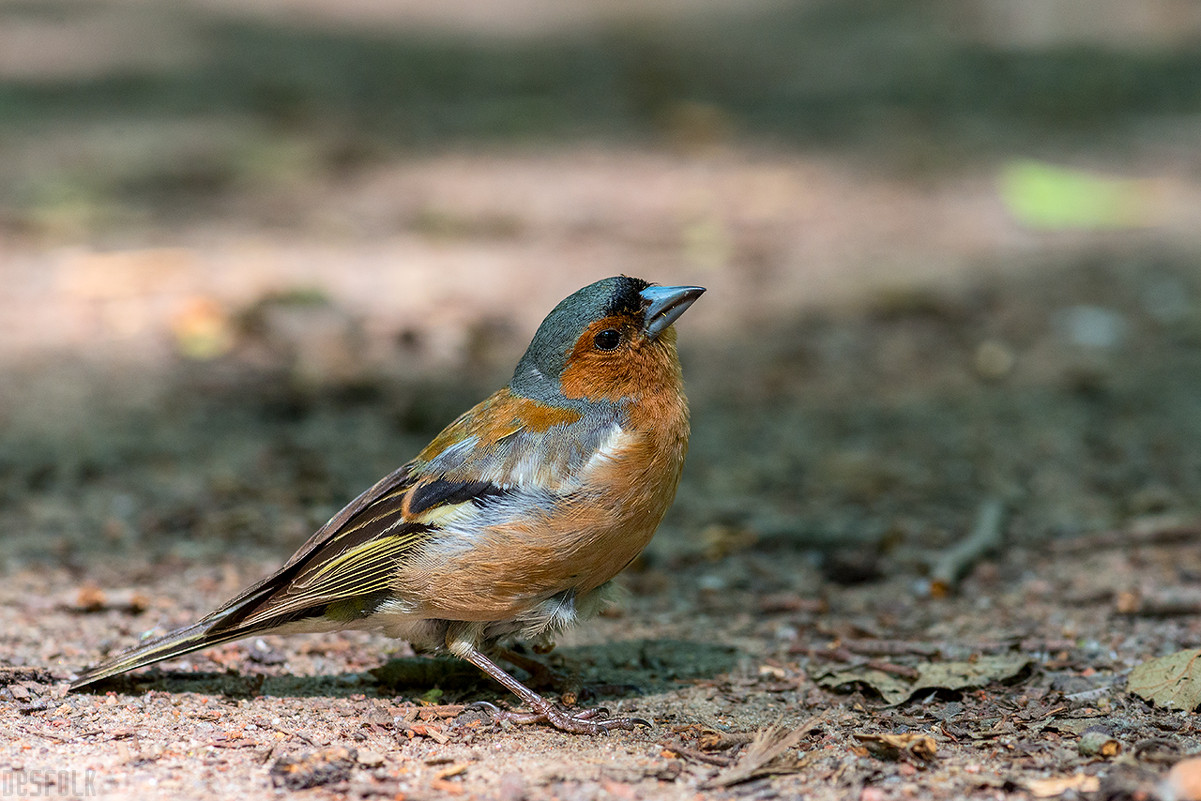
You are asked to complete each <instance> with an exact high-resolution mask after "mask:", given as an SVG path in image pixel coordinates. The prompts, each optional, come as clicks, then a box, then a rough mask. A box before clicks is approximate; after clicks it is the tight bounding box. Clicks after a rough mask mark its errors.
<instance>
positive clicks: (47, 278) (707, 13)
mask: <svg viewBox="0 0 1201 801" xmlns="http://www.w3.org/2000/svg"><path fill="white" fill-rule="evenodd" d="M1199 255H1201V6H1199V5H1198V4H1197V3H1195V2H1192V1H1191V0H1141V2H1130V0H948V2H935V1H933V0H931V1H930V2H903V3H902V2H887V1H885V0H879V1H869V2H862V3H854V4H847V3H843V2H832V1H831V0H798V1H797V2H773V1H772V0H743V2H739V3H725V2H717V0H638V2H606V3H594V2H587V0H488V2H475V3H456V4H445V3H436V2H429V1H428V0H344V1H343V2H340V3H337V4H332V3H326V2H319V0H237V2H234V0H172V2H162V1H161V0H0V286H2V287H3V289H2V290H0V377H2V378H0V532H2V534H0V560H3V562H2V564H3V565H4V568H5V569H6V570H7V571H10V572H11V571H20V570H27V569H33V570H43V569H45V568H47V567H50V566H53V567H55V568H57V569H61V570H63V571H66V573H65V574H59V576H58V578H56V579H55V580H54V581H55V582H61V585H62V586H70V585H72V584H73V583H74V582H76V581H77V580H78V579H79V577H80V576H86V577H87V578H88V580H90V581H95V582H97V583H99V584H101V585H106V584H111V583H120V582H127V581H131V580H132V579H131V577H134V578H136V576H137V575H138V571H151V572H153V573H154V574H155V575H160V576H162V575H170V570H168V571H166V572H162V571H160V570H159V568H161V566H162V565H164V564H166V565H168V566H169V565H170V564H173V563H181V564H192V563H194V562H197V561H199V562H201V563H204V564H216V563H222V562H223V561H228V562H237V563H239V564H246V563H247V561H246V560H248V559H249V560H253V559H258V560H261V563H262V564H263V565H269V564H271V563H278V561H279V560H280V559H282V558H283V557H285V556H286V554H287V553H290V552H291V548H292V547H294V546H295V545H298V544H299V543H300V542H301V541H302V540H303V539H304V538H305V537H306V536H307V535H308V533H310V532H311V531H312V530H313V529H314V528H315V527H316V526H318V525H320V523H321V522H323V521H324V520H325V519H326V518H327V517H328V516H329V515H330V514H332V513H333V512H334V511H336V510H337V508H339V506H340V505H341V504H342V503H344V502H345V501H347V500H348V499H350V498H351V497H353V496H354V495H355V494H357V492H358V491H359V490H360V489H361V488H363V487H365V486H368V485H369V484H370V483H372V482H373V481H374V480H375V479H376V478H377V477H378V476H379V475H382V474H383V473H385V472H387V471H389V470H391V469H392V468H393V467H395V466H396V465H397V464H399V463H400V462H402V461H404V460H406V459H407V458H409V457H410V456H411V455H412V454H413V453H415V452H416V450H417V449H418V448H419V447H420V446H421V445H422V444H423V443H424V442H425V441H427V440H428V438H429V437H430V436H432V435H433V434H434V433H436V432H437V431H438V430H439V429H440V428H441V427H442V426H443V425H444V424H445V423H447V422H448V421H449V420H451V419H453V418H454V416H456V415H457V414H458V413H459V412H460V411H462V410H463V409H464V408H466V407H467V406H469V405H470V404H472V403H474V402H475V401H477V400H478V399H480V398H482V397H483V396H484V395H485V394H487V393H488V392H490V391H491V390H493V389H495V388H497V387H498V386H500V385H501V384H502V383H504V382H505V381H506V380H507V378H508V375H509V373H510V371H511V369H512V365H513V364H514V363H515V360H516V358H517V357H518V356H519V355H520V353H521V351H522V350H523V348H524V346H525V344H526V343H527V342H528V340H529V337H530V335H531V334H532V331H533V329H534V327H535V326H536V325H537V323H538V321H539V320H540V319H541V318H542V317H543V316H544V315H545V314H546V312H547V311H548V310H549V309H550V308H551V307H552V306H553V305H554V304H555V303H556V302H557V301H558V300H560V299H561V298H562V297H564V296H566V295H567V294H569V293H570V292H571V291H573V290H575V289H577V288H578V287H580V286H582V285H584V284H585V283H588V282H591V281H593V280H596V279H598V278H601V277H605V276H608V275H613V274H617V273H628V274H632V275H637V276H640V277H645V278H647V279H650V280H653V281H657V282H662V283H694V284H701V285H704V286H707V287H709V288H710V292H709V293H708V294H707V295H706V296H705V297H704V299H703V300H702V301H701V302H699V303H698V304H697V305H696V306H695V307H694V308H693V309H692V310H691V311H690V312H689V313H688V315H687V316H686V317H684V318H683V319H682V321H681V323H680V324H679V328H680V341H681V345H682V349H683V354H684V360H685V371H686V377H687V379H688V381H689V386H690V394H691V397H692V401H693V412H694V429H695V436H694V441H693V453H692V457H691V461H690V464H689V467H688V470H687V472H686V477H685V481H684V485H683V487H682V488H681V492H680V497H679V501H678V503H677V505H676V508H675V509H674V510H673V512H672V516H671V518H670V519H669V521H668V523H667V525H666V526H665V528H664V531H663V533H662V535H661V536H660V538H659V539H657V541H656V544H655V545H654V551H653V552H652V559H657V560H660V562H664V561H665V560H666V561H670V560H673V559H675V560H683V561H685V562H687V561H688V560H697V559H699V560H707V559H715V558H719V557H721V556H723V555H727V554H729V553H732V552H735V551H739V550H747V549H750V550H754V549H761V548H770V547H774V546H773V544H777V545H778V544H780V543H785V544H788V545H798V546H801V547H805V548H813V549H816V550H817V551H820V552H822V553H826V554H835V556H837V555H838V553H840V549H848V548H849V549H850V551H849V555H848V554H846V553H844V554H843V556H844V557H845V558H830V559H827V560H826V561H825V562H823V564H828V565H833V567H831V568H830V569H829V575H830V576H833V577H835V578H837V577H838V576H840V575H846V576H850V577H852V578H854V577H856V576H860V575H861V574H862V575H871V574H872V571H873V570H875V569H876V564H875V561H874V560H876V559H877V558H883V559H889V558H893V559H897V560H899V559H901V557H899V556H895V555H896V554H903V553H904V552H905V551H904V549H905V548H907V547H912V548H918V549H921V548H937V547H941V546H943V545H945V544H947V543H950V542H953V541H955V540H956V538H957V537H960V536H962V533H963V531H964V530H965V529H966V528H967V527H968V526H969V525H970V521H971V519H972V516H973V514H974V510H975V509H976V508H977V506H978V505H979V504H980V503H981V502H982V501H983V500H984V499H987V498H999V499H1001V500H1002V501H1003V502H1004V503H1005V504H1006V505H1007V507H1008V508H1009V509H1010V510H1011V512H1012V523H1011V525H1010V526H1009V530H1010V533H1011V536H1013V537H1015V538H1017V539H1018V540H1019V541H1021V540H1022V539H1025V540H1026V541H1034V540H1038V539H1040V538H1043V537H1046V536H1060V535H1063V534H1070V533H1078V532H1082V531H1092V530H1098V529H1104V528H1106V527H1112V526H1118V525H1122V524H1124V523H1126V522H1128V521H1130V520H1132V519H1137V518H1141V517H1143V516H1147V515H1160V514H1188V513H1190V512H1191V511H1193V510H1195V509H1196V506H1197V500H1196V499H1197V498H1198V490H1201V486H1199V483H1201V408H1198V407H1199V405H1201V392H1198V388H1199V380H1201V373H1199V371H1198V368H1199V367H1201V363H1199V359H1198V356H1197V353H1198V348H1197V346H1198V344H1199V343H1201V306H1199V302H1201V295H1199V294H1198V293H1199V292H1201V275H1199V273H1198V267H1197V261H1198V256H1199ZM890 555H894V556H890ZM260 570H261V568H260V567H259V566H258V565H257V564H252V567H251V568H248V569H247V571H248V574H249V575H251V577H253V574H255V573H256V571H260ZM839 571H849V572H847V573H840V572H839ZM724 580H726V579H715V581H724ZM729 580H730V581H739V580H742V579H739V578H738V577H736V576H735V577H733V578H730V579H729Z"/></svg>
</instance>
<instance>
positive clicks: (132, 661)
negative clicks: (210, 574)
mask: <svg viewBox="0 0 1201 801" xmlns="http://www.w3.org/2000/svg"><path fill="white" fill-rule="evenodd" d="M262 631H264V629H262V628H258V627H254V628H249V627H246V628H243V627H241V626H235V627H234V628H233V629H224V630H222V628H221V625H220V622H219V621H214V620H202V621H200V622H199V623H193V624H192V625H190V626H185V627H183V628H182V629H176V630H175V631H172V632H169V633H167V634H164V635H163V636H162V637H156V638H154V639H153V640H150V641H149V642H145V643H142V644H141V645H139V646H136V647H134V648H130V649H129V650H128V651H123V652H122V653H119V654H117V655H116V656H114V657H112V658H111V659H108V660H106V661H105V662H102V663H101V664H99V665H97V666H96V667H94V668H90V669H88V670H85V671H84V672H83V673H82V674H81V675H80V676H79V678H77V679H75V681H73V682H71V689H72V690H77V689H79V688H80V687H83V686H86V685H88V684H92V683H94V682H97V681H100V680H102V679H107V678H108V677H110V676H116V675H117V674H118V673H124V672H125V671H127V670H133V669H134V668H139V667H143V666H145V665H149V664H153V663H154V662H159V661H161V660H163V659H171V658H173V657H177V656H183V655H184V654H189V653H191V652H192V651H199V650H200V649H201V648H208V647H210V646H213V645H220V644H222V643H227V642H232V641H234V640H240V639H242V638H243V637H249V636H251V635H252V634H258V633H261V632H262Z"/></svg>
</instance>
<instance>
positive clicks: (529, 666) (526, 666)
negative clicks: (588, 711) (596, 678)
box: [492, 648, 579, 705]
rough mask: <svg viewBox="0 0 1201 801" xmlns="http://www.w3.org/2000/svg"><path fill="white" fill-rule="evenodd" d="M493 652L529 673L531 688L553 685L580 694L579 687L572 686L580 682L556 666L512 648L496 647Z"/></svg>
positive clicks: (573, 693) (555, 687)
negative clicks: (563, 673)
mask: <svg viewBox="0 0 1201 801" xmlns="http://www.w3.org/2000/svg"><path fill="white" fill-rule="evenodd" d="M492 653H493V654H494V655H495V656H499V657H500V658H501V659H503V660H505V661H506V662H508V663H509V664H510V665H513V666H514V667H519V668H521V669H522V670H524V671H525V672H526V673H529V674H530V680H529V683H528V685H527V686H529V687H531V688H532V687H537V688H539V689H542V688H546V687H553V688H554V689H556V690H559V691H560V692H568V693H571V694H572V695H579V687H572V686H570V685H571V684H578V682H572V681H571V679H570V678H569V677H567V676H564V675H562V674H560V673H559V672H558V671H556V670H555V669H554V668H552V667H550V666H549V665H547V664H545V663H543V662H541V661H539V660H537V659H534V658H533V657H530V656H526V655H525V654H523V653H521V652H519V651H514V650H513V649H512V648H496V649H495V650H494V651H493V652H492ZM565 688H566V689H565ZM567 703H568V705H570V704H571V703H572V702H571V701H568V702H567Z"/></svg>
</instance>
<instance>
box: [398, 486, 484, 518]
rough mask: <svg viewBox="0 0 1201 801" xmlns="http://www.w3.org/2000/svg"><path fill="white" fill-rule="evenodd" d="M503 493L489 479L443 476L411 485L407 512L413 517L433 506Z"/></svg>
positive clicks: (450, 504) (449, 504)
mask: <svg viewBox="0 0 1201 801" xmlns="http://www.w3.org/2000/svg"><path fill="white" fill-rule="evenodd" d="M504 493H505V490H503V489H501V488H500V487H498V486H496V485H495V484H493V483H492V482H491V481H447V480H446V479H444V478H436V479H434V480H433V481H430V482H428V483H425V484H418V485H417V486H415V487H413V489H412V491H411V493H410V497H409V508H408V513H409V516H410V517H415V516H417V515H419V514H421V513H422V512H424V511H425V510H426V509H431V508H433V507H435V506H453V505H454V504H456V503H463V502H464V501H482V500H484V499H485V498H488V497H490V496H495V495H503V494H504Z"/></svg>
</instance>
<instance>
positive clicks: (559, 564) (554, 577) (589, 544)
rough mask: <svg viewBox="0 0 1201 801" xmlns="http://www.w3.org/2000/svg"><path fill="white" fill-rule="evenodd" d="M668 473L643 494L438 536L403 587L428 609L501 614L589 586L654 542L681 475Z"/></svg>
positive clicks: (449, 616) (454, 615)
mask: <svg viewBox="0 0 1201 801" xmlns="http://www.w3.org/2000/svg"><path fill="white" fill-rule="evenodd" d="M666 478H667V479H668V480H667V481H665V482H663V486H655V487H649V488H648V487H646V486H642V487H641V488H640V490H639V492H638V493H637V497H629V496H628V495H622V496H620V497H612V496H611V494H609V493H605V494H601V495H599V496H593V497H589V498H587V499H586V500H578V499H577V500H574V501H572V502H567V503H564V504H562V505H560V506H556V507H555V508H553V509H550V510H547V511H545V512H543V513H539V514H534V515H530V516H526V517H523V518H519V519H517V520H510V521H507V522H504V523H501V524H497V525H492V526H489V527H486V528H482V529H480V530H478V531H476V532H473V533H464V534H459V535H456V536H454V537H453V538H447V539H442V538H434V539H433V540H432V541H431V542H430V543H429V545H428V546H427V548H426V549H425V550H424V552H423V553H422V554H420V555H419V556H417V557H416V558H414V559H413V560H411V561H410V562H409V563H408V564H407V566H406V568H405V570H404V571H403V574H404V575H403V576H402V578H401V581H400V586H398V588H397V589H398V591H399V594H400V595H401V596H402V597H407V598H410V599H414V603H415V605H416V608H417V610H418V611H419V613H420V614H422V615H425V616H429V617H436V618H442V619H446V620H468V621H499V620H507V619H510V618H514V617H519V616H521V615H523V614H525V613H527V612H529V611H530V610H531V609H532V608H533V607H535V606H537V605H538V604H540V603H542V602H543V601H546V600H547V599H548V598H551V597H552V596H555V595H558V594H559V593H563V592H567V591H571V592H573V593H575V594H577V595H585V594H587V593H590V592H592V591H593V590H595V589H596V588H598V587H600V586H601V585H603V584H605V583H606V582H607V581H609V580H610V579H611V578H613V577H614V576H615V575H617V574H618V573H620V572H621V571H622V570H623V569H624V568H625V567H626V566H627V565H629V563H630V562H632V561H633V560H634V558H635V557H637V556H638V554H639V553H641V552H642V550H643V549H644V548H645V547H646V545H647V543H649V542H650V540H651V537H652V536H653V535H654V533H655V529H656V528H657V527H658V525H659V521H660V520H661V519H662V517H663V515H664V513H665V512H666V511H667V507H668V506H669V505H670V503H671V499H672V497H673V496H674V494H675V485H676V477H675V476H667V477H666ZM617 489H620V488H617ZM418 599H419V600H418Z"/></svg>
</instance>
